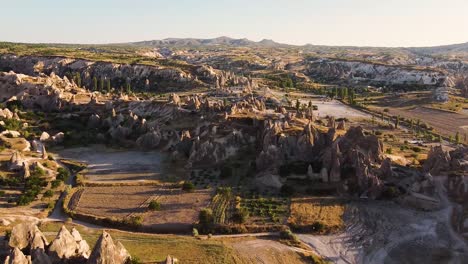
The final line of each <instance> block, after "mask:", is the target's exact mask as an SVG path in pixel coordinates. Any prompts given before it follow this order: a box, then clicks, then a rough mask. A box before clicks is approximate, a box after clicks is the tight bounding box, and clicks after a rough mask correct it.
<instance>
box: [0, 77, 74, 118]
mask: <svg viewBox="0 0 468 264" xmlns="http://www.w3.org/2000/svg"><path fill="white" fill-rule="evenodd" d="M77 91H79V89H78V87H77V86H76V85H75V84H73V83H71V82H70V81H69V80H68V79H67V78H66V77H64V78H63V79H61V78H60V77H58V76H56V75H55V74H51V75H50V76H40V77H30V76H27V75H23V74H16V73H14V72H9V73H4V72H0V102H4V101H7V100H18V101H20V102H21V104H22V105H23V106H24V107H26V108H29V109H34V108H39V109H41V110H43V111H53V110H60V109H63V108H65V107H67V106H69V105H71V103H70V102H71V98H72V96H73V92H75V93H76V92H77Z"/></svg>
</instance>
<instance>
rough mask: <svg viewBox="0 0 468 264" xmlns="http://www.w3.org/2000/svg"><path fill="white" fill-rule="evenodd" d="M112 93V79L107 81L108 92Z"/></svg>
mask: <svg viewBox="0 0 468 264" xmlns="http://www.w3.org/2000/svg"><path fill="white" fill-rule="evenodd" d="M110 91H111V82H110V79H107V92H108V93H110Z"/></svg>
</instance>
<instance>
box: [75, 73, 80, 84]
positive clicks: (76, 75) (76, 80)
mask: <svg viewBox="0 0 468 264" xmlns="http://www.w3.org/2000/svg"><path fill="white" fill-rule="evenodd" d="M75 83H76V85H77V86H78V87H81V75H80V73H79V72H77V73H76V74H75Z"/></svg>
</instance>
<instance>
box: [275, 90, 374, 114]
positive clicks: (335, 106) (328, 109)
mask: <svg viewBox="0 0 468 264" xmlns="http://www.w3.org/2000/svg"><path fill="white" fill-rule="evenodd" d="M272 93H273V94H274V95H275V97H277V98H278V99H281V98H283V97H284V95H285V93H284V92H279V91H273V92H272ZM291 95H292V96H294V98H296V97H299V101H300V102H301V104H306V105H307V104H309V102H310V101H312V104H313V105H316V106H317V107H318V110H316V111H314V113H315V114H316V115H317V117H326V116H334V117H335V118H345V117H346V118H348V119H353V118H370V117H371V116H370V115H368V114H365V113H363V112H361V111H358V110H356V109H353V108H351V107H349V106H347V105H345V104H342V103H341V102H340V101H337V100H331V101H324V100H322V99H321V98H319V97H317V96H314V95H311V94H307V93H292V94H291ZM293 104H295V99H294V100H293Z"/></svg>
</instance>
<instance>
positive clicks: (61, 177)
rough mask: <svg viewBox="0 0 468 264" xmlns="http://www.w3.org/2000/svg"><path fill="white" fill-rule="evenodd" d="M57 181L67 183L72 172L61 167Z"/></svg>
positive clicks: (58, 170)
mask: <svg viewBox="0 0 468 264" xmlns="http://www.w3.org/2000/svg"><path fill="white" fill-rule="evenodd" d="M57 173H58V174H57V180H61V181H64V182H65V181H67V180H68V178H69V177H70V172H69V171H68V170H67V169H65V168H62V167H59V168H58V169H57Z"/></svg>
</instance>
